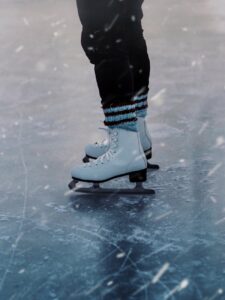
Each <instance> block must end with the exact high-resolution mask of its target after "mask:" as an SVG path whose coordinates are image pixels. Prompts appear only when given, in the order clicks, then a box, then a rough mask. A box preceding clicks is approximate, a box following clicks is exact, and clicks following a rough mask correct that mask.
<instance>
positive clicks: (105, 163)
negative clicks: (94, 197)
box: [69, 128, 154, 194]
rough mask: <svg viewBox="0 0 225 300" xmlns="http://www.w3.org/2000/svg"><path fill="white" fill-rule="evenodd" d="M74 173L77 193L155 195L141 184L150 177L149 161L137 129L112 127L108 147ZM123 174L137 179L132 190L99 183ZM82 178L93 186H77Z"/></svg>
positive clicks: (74, 186) (73, 183) (71, 187)
mask: <svg viewBox="0 0 225 300" xmlns="http://www.w3.org/2000/svg"><path fill="white" fill-rule="evenodd" d="M71 175H72V178H73V181H72V182H71V183H70V184H69V188H70V189H74V190H75V191H77V192H84V193H88V192H89V193H124V194H154V190H151V189H144V188H143V187H142V183H143V182H145V181H146V179H147V160H146V157H145V155H144V152H143V149H142V145H141V142H140V137H139V133H138V132H133V131H127V130H124V129H118V128H116V129H109V147H108V150H107V151H106V152H105V153H104V154H103V155H102V156H99V157H98V158H97V159H96V160H93V161H91V162H88V163H84V164H83V165H81V166H78V167H75V168H74V169H73V170H72V172H71ZM122 176H129V179H130V182H135V183H136V187H135V188H134V189H132V190H131V189H120V190H115V189H103V188H101V187H100V183H103V182H106V181H109V180H112V179H114V178H118V177H122ZM80 181H81V182H82V181H83V182H91V183H93V187H92V188H80V189H76V184H77V183H78V182H80Z"/></svg>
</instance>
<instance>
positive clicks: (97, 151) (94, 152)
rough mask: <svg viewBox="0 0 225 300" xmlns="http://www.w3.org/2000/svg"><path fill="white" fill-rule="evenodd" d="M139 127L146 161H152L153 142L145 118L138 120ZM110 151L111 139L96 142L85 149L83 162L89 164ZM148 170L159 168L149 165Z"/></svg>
mask: <svg viewBox="0 0 225 300" xmlns="http://www.w3.org/2000/svg"><path fill="white" fill-rule="evenodd" d="M137 127H138V132H139V135H140V140H141V144H142V148H143V151H144V153H145V156H146V159H147V160H148V159H151V158H152V141H151V136H150V134H149V131H148V128H147V124H146V121H145V118H138V121H137ZM106 131H107V129H106ZM108 150H109V138H108V139H105V140H103V141H102V142H100V143H98V142H96V143H95V144H89V145H87V146H86V147H85V157H84V159H83V162H85V163H87V162H89V161H90V159H97V158H98V157H100V156H102V155H103V154H105V153H106V152H107V151H108ZM148 168H149V169H154V170H158V169H159V166H158V165H153V164H150V163H148Z"/></svg>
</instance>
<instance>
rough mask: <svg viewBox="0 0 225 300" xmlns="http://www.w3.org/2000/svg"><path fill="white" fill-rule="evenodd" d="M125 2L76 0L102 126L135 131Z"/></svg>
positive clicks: (126, 2) (127, 1) (126, 0)
mask: <svg viewBox="0 0 225 300" xmlns="http://www.w3.org/2000/svg"><path fill="white" fill-rule="evenodd" d="M129 1H130V0H125V1H111V0H98V1H93V0H77V4H78V12H79V15H80V19H81V22H82V25H83V31H82V38H81V43H82V46H83V49H84V51H85V53H86V55H87V57H88V58H89V60H90V62H91V63H92V64H94V69H95V74H96V80H97V84H98V87H99V92H100V96H101V99H102V106H103V109H104V113H105V116H106V119H105V125H107V126H109V127H115V126H116V127H121V126H122V127H123V126H125V127H126V129H129V130H136V121H137V119H136V113H135V104H134V102H133V99H132V98H133V94H134V90H133V77H132V72H131V69H130V61H129V54H128V51H127V39H126V34H127V33H126V30H127V28H126V26H125V21H126V13H127V5H128V3H129Z"/></svg>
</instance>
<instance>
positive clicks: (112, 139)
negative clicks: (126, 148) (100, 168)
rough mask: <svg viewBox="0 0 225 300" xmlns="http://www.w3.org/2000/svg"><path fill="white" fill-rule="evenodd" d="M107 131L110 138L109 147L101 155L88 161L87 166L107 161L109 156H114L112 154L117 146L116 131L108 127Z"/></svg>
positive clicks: (109, 158)
mask: <svg viewBox="0 0 225 300" xmlns="http://www.w3.org/2000/svg"><path fill="white" fill-rule="evenodd" d="M108 133H109V138H110V148H109V150H108V151H107V152H106V153H105V154H103V155H102V156H100V157H99V158H97V159H96V160H93V161H91V162H89V163H88V164H86V165H87V167H88V166H89V167H91V166H93V165H95V166H97V165H99V164H104V163H105V162H107V161H110V160H111V158H112V157H113V156H114V154H115V153H116V149H117V147H118V132H117V131H114V132H111V131H110V129H108Z"/></svg>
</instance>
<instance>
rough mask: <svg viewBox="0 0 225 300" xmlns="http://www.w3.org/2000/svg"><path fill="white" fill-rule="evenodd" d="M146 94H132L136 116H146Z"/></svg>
mask: <svg viewBox="0 0 225 300" xmlns="http://www.w3.org/2000/svg"><path fill="white" fill-rule="evenodd" d="M147 99H148V94H144V95H140V96H134V98H133V100H134V102H135V105H136V106H135V107H136V115H137V117H141V118H145V117H146V116H147V109H148V101H147Z"/></svg>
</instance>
